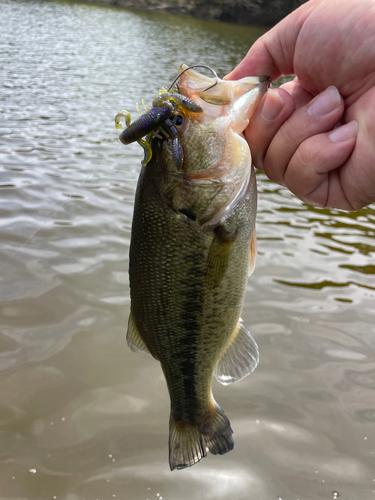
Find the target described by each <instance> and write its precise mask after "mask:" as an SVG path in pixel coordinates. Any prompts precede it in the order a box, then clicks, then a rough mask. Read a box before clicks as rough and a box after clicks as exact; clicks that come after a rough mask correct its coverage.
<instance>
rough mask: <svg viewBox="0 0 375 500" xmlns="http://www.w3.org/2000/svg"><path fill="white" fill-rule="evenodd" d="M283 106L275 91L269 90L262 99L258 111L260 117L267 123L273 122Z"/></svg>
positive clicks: (283, 103)
mask: <svg viewBox="0 0 375 500" xmlns="http://www.w3.org/2000/svg"><path fill="white" fill-rule="evenodd" d="M284 106H285V102H284V101H283V100H282V98H281V97H280V95H279V94H278V92H277V90H276V89H270V90H268V92H267V94H266V97H265V99H264V102H263V105H262V109H261V110H260V116H261V117H262V118H263V120H266V121H267V122H273V121H274V120H275V118H277V117H278V116H279V114H280V113H281V110H282V109H283V107H284Z"/></svg>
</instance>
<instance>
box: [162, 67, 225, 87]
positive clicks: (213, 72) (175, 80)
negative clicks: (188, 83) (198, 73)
mask: <svg viewBox="0 0 375 500" xmlns="http://www.w3.org/2000/svg"><path fill="white" fill-rule="evenodd" d="M192 68H206V69H208V70H209V71H211V73H212V74H213V75H215V78H216V82H215V83H214V84H213V85H210V86H209V87H207V88H206V89H204V90H202V92H206V91H207V90H210V89H212V88H213V87H215V85H217V84H218V76H217V74H216V71H215V70H213V69H212V68H210V66H206V64H193V66H189V67H188V68H185V69H184V70H182V71H181V73H179V74H178V75H177V76H176V78H175V79H174V80H173V82H172V83H171V85H170V87H169V89H168V90H167V92H169V91H170V90H171V88H172V87H173V85H174V84H175V83H176V82H177V80H178V79H179V78H180V76H181V75H182V74H183V73H185V71H187V70H188V69H192Z"/></svg>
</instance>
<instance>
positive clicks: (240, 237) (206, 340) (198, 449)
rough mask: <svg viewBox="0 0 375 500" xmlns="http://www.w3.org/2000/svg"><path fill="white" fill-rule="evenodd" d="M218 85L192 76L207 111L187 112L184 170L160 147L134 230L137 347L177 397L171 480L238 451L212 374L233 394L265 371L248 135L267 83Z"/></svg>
mask: <svg viewBox="0 0 375 500" xmlns="http://www.w3.org/2000/svg"><path fill="white" fill-rule="evenodd" d="M182 69H184V66H182V67H181V68H180V71H181V70H182ZM213 82H214V80H213V79H212V78H207V77H205V76H203V75H201V74H199V73H197V72H195V71H192V70H188V71H187V72H186V73H184V74H183V75H181V77H180V79H179V81H178V83H177V85H178V92H179V93H180V94H181V95H184V96H186V97H188V98H189V99H191V100H193V101H195V102H197V103H198V104H199V106H200V107H201V108H203V112H200V113H198V112H192V111H188V110H186V109H183V108H178V109H177V110H176V113H178V114H179V116H181V117H182V124H181V125H180V126H179V130H178V136H179V140H180V143H181V145H182V150H183V164H182V167H181V168H180V169H178V168H177V167H176V165H175V162H174V161H173V145H172V138H170V137H164V136H163V135H159V134H157V135H155V136H154V137H153V138H152V140H151V150H152V158H151V160H150V161H149V163H147V164H146V165H145V166H144V167H143V168H142V171H141V174H140V177H139V181H138V186H137V192H136V198H135V206H134V216H133V224H132V236H131V245H130V266H129V276H130V289H131V314H130V319H129V327H128V334H127V341H128V345H129V346H130V348H131V349H132V350H133V351H147V352H150V353H151V354H152V356H153V357H154V358H156V359H157V360H159V361H160V363H161V366H162V369H163V372H164V375H165V378H166V381H167V385H168V390H169V394H170V398H171V415H170V436H169V461H170V467H171V470H173V469H181V468H184V467H188V466H191V465H193V464H195V463H196V462H198V461H199V460H201V458H203V457H204V456H206V455H207V451H210V452H211V453H213V454H223V453H226V452H228V451H230V450H231V449H232V448H233V438H232V433H233V431H232V429H231V426H230V423H229V420H228V418H227V417H226V415H225V414H224V412H223V410H222V409H221V408H220V406H219V405H218V404H217V403H216V401H215V400H214V398H213V396H212V390H211V380H212V375H213V374H214V375H215V376H216V378H217V379H218V380H219V381H220V382H221V383H223V384H229V383H232V382H234V381H236V380H240V379H242V378H243V377H244V376H246V375H247V374H249V373H250V372H251V371H253V370H254V368H255V367H256V365H257V363H258V349H257V346H256V343H255V341H254V339H253V338H252V337H251V335H250V333H249V332H248V330H246V328H245V327H244V326H243V324H242V321H241V319H240V314H241V310H242V306H243V301H244V295H245V287H246V282H247V278H248V275H249V268H251V270H252V268H253V263H254V259H255V254H256V244H255V242H256V239H255V229H254V228H255V217H256V198H257V195H256V181H255V173H254V171H253V168H252V164H251V154H250V150H249V147H248V145H247V143H246V141H245V140H244V138H243V136H242V134H241V133H242V131H243V130H244V129H245V127H246V125H247V123H248V122H249V120H250V117H251V115H252V113H253V111H254V109H255V108H256V106H257V105H258V103H259V101H260V98H261V97H262V95H263V94H264V92H266V90H267V82H261V81H259V79H257V78H245V79H243V80H240V81H238V82H230V81H223V80H219V81H218V83H217V85H216V86H215V87H213V88H211V89H210V90H207V92H205V91H204V89H205V88H207V87H208V86H209V85H212V83H213ZM179 122H181V119H179V120H178V123H179Z"/></svg>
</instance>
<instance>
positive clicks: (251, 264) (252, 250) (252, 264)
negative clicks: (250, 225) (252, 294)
mask: <svg viewBox="0 0 375 500" xmlns="http://www.w3.org/2000/svg"><path fill="white" fill-rule="evenodd" d="M256 258H257V235H256V232H255V227H254V229H253V234H252V235H251V241H250V253H249V273H248V276H251V275H252V274H253V272H254V269H255V261H256Z"/></svg>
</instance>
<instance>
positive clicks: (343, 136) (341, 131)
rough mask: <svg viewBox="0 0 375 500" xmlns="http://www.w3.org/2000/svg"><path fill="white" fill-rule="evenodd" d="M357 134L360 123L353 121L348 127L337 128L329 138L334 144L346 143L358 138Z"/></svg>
mask: <svg viewBox="0 0 375 500" xmlns="http://www.w3.org/2000/svg"><path fill="white" fill-rule="evenodd" d="M357 132H358V123H357V122H356V121H355V120H353V121H351V122H349V123H347V124H346V125H341V127H338V128H336V129H335V130H334V131H333V132H331V133H330V134H329V136H328V137H329V139H330V140H331V141H332V142H345V141H349V140H350V139H354V138H355V137H356V136H357Z"/></svg>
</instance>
